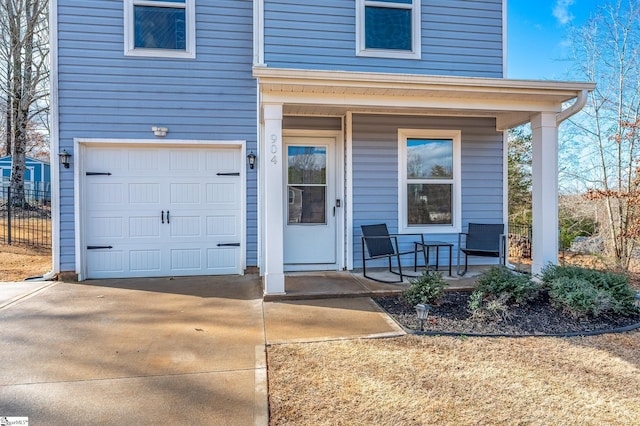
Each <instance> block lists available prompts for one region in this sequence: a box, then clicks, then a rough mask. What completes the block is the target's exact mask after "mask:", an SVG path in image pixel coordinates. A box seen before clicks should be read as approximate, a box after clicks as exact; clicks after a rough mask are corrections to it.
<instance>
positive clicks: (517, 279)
mask: <svg viewBox="0 0 640 426" xmlns="http://www.w3.org/2000/svg"><path fill="white" fill-rule="evenodd" d="M475 291H477V292H480V293H481V294H482V295H483V297H484V298H486V297H488V296H494V297H495V298H503V299H504V302H505V303H506V304H512V303H516V304H520V303H524V302H527V301H529V300H531V299H534V298H535V297H536V296H537V295H538V292H539V291H540V286H538V285H537V284H535V283H534V282H532V281H531V279H530V278H529V276H528V275H525V274H521V273H518V272H513V271H511V270H509V269H507V268H505V267H504V266H494V267H492V268H491V269H490V270H489V271H487V272H485V273H483V274H482V275H481V276H480V277H479V278H478V287H477V288H476V290H475ZM503 295H508V296H503Z"/></svg>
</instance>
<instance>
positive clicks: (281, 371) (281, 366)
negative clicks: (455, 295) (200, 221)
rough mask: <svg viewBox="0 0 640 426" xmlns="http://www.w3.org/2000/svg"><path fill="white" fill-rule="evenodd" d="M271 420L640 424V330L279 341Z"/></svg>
mask: <svg viewBox="0 0 640 426" xmlns="http://www.w3.org/2000/svg"><path fill="white" fill-rule="evenodd" d="M268 362H269V399H270V411H271V413H270V415H271V424H272V425H285V424H291V425H293V424H295V425H353V424H361V425H374V424H375V425H427V424H443V425H491V424H500V425H502V424H509V425H550V424H553V425H577V424H580V425H601V424H616V425H637V424H640V332H632V333H627V334H619V335H604V336H598V337H589V338H571V339H554V338H522V339H506V338H503V339H486V338H475V339H473V338H467V339H463V338H449V337H416V336H405V337H402V338H396V339H384V340H353V341H341V342H325V343H315V344H290V345H280V346H272V347H270V348H269V351H268Z"/></svg>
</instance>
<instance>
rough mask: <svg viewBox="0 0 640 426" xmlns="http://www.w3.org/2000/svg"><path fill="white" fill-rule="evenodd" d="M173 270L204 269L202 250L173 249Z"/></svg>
mask: <svg viewBox="0 0 640 426" xmlns="http://www.w3.org/2000/svg"><path fill="white" fill-rule="evenodd" d="M170 253H171V269H172V270H174V271H180V270H182V271H184V270H199V269H202V258H201V257H202V250H201V249H198V248H193V249H171V251H170Z"/></svg>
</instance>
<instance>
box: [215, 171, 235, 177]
mask: <svg viewBox="0 0 640 426" xmlns="http://www.w3.org/2000/svg"><path fill="white" fill-rule="evenodd" d="M216 175H217V176H240V173H238V172H236V173H216Z"/></svg>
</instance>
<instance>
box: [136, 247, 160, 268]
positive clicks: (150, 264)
mask: <svg viewBox="0 0 640 426" xmlns="http://www.w3.org/2000/svg"><path fill="white" fill-rule="evenodd" d="M161 259H162V253H161V251H160V250H159V249H154V250H131V251H130V252H129V270H130V271H132V272H149V273H158V272H160V271H161V270H162V267H161V266H162V260H161Z"/></svg>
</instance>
